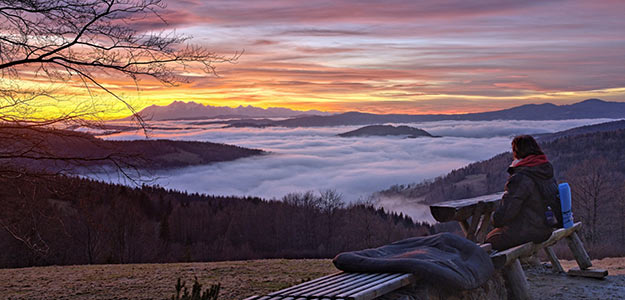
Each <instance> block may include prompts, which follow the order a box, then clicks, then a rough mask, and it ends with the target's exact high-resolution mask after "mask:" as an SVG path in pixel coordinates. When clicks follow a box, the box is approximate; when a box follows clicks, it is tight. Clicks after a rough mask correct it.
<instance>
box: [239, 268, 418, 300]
mask: <svg viewBox="0 0 625 300" xmlns="http://www.w3.org/2000/svg"><path fill="white" fill-rule="evenodd" d="M416 281H417V278H416V276H415V275H413V274H408V273H395V274H392V273H347V272H339V273H335V274H332V275H328V276H324V277H320V278H317V279H315V280H311V281H308V282H304V283H301V284H298V285H295V286H292V287H289V288H286V289H283V290H280V291H277V292H273V293H270V294H268V295H265V296H252V297H249V298H246V299H245V300H305V299H317V300H326V299H327V300H370V299H375V298H377V297H379V296H382V295H384V294H386V293H389V292H392V291H394V290H396V289H399V288H401V287H404V286H407V285H410V284H413V283H415V282H416Z"/></svg>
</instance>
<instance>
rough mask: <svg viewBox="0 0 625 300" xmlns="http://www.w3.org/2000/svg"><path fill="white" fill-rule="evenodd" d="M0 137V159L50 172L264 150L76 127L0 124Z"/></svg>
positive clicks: (175, 163)
mask: <svg viewBox="0 0 625 300" xmlns="http://www.w3.org/2000/svg"><path fill="white" fill-rule="evenodd" d="M5 137H6V138H5ZM16 137H19V138H16ZM0 141H3V143H2V144H0V153H1V154H3V155H2V156H1V157H0V163H6V164H11V165H14V167H15V168H28V169H35V170H44V171H46V172H50V173H56V172H58V171H59V170H68V169H73V168H92V167H112V168H132V169H168V168H177V167H186V166H192V165H201V164H209V163H214V162H221V161H230V160H235V159H238V158H243V157H249V156H253V155H260V154H263V153H264V151H262V150H258V149H247V148H242V147H238V146H233V145H226V144H217V143H210V142H192V141H173V140H154V139H144V140H134V141H111V140H103V139H100V138H96V137H94V136H92V135H89V134H86V133H81V132H76V131H68V130H54V129H42V128H38V129H37V130H34V129H31V128H27V127H24V128H14V127H2V126H0ZM4 141H6V142H4Z"/></svg>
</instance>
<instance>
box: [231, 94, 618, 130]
mask: <svg viewBox="0 0 625 300" xmlns="http://www.w3.org/2000/svg"><path fill="white" fill-rule="evenodd" d="M598 118H609V119H620V118H625V103H624V102H609V101H604V100H600V99H588V100H584V101H582V102H578V103H575V104H569V105H555V104H552V103H544V104H526V105H521V106H517V107H512V108H509V109H503V110H497V111H489V112H481V113H468V114H454V115H451V114H429V115H426V114H423V115H408V114H370V113H361V112H346V113H341V114H334V115H325V116H302V117H294V118H290V119H286V120H278V121H272V120H253V119H241V120H230V121H227V122H226V123H227V124H228V125H229V126H231V127H259V126H262V127H268V126H283V127H314V126H341V125H369V124H384V123H418V122H431V121H444V120H456V121H458V120H466V121H491V120H566V119H598Z"/></svg>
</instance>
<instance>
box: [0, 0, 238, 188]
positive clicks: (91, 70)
mask: <svg viewBox="0 0 625 300" xmlns="http://www.w3.org/2000/svg"><path fill="white" fill-rule="evenodd" d="M164 9H165V5H164V4H163V2H162V1H161V0H26V1H15V0H0V24H2V29H1V30H0V145H2V146H0V162H6V161H8V162H9V163H10V162H11V160H12V159H21V158H27V159H30V160H37V159H40V160H41V159H48V160H49V159H61V160H68V161H80V159H81V158H77V157H63V156H62V155H58V154H55V155H46V154H50V153H49V152H45V151H44V152H43V153H42V150H41V149H42V147H43V146H44V145H45V141H46V139H47V137H48V136H50V135H54V136H56V137H59V138H65V137H66V136H67V135H71V136H72V137H76V136H78V137H80V135H74V134H71V133H69V132H67V131H58V130H50V128H55V129H59V128H71V126H77V125H78V126H98V125H100V124H101V123H100V122H98V121H97V120H99V117H100V116H101V115H102V114H103V113H105V112H107V111H110V110H111V109H113V108H112V105H111V104H109V103H106V102H105V101H104V100H103V98H104V97H100V96H99V95H105V96H107V97H108V98H109V99H113V100H114V101H115V102H118V103H122V104H123V105H125V108H126V109H127V110H128V111H129V112H130V113H131V114H132V115H133V116H134V118H135V120H136V121H137V122H138V124H139V125H140V126H141V127H142V128H143V129H145V128H146V124H145V122H144V120H143V119H142V118H141V116H139V115H138V114H137V112H136V111H135V109H134V108H133V106H132V105H131V104H130V103H129V102H128V101H126V100H125V99H124V97H122V96H120V95H118V93H116V92H115V91H114V90H112V89H111V88H109V87H108V86H107V85H106V84H105V83H104V81H103V79H102V78H104V77H108V78H116V79H122V80H123V79H124V78H125V79H126V80H128V81H130V82H133V83H134V85H135V86H136V87H137V89H139V86H140V81H141V80H142V79H152V80H156V81H158V82H160V83H162V84H164V85H165V86H174V85H176V84H179V83H181V82H185V81H187V79H186V78H185V77H183V76H180V75H179V74H180V72H181V71H183V70H187V69H189V68H191V69H193V70H197V69H199V70H202V71H203V72H206V73H209V74H214V73H215V64H216V63H223V62H233V61H235V60H236V59H237V58H238V54H235V55H234V56H233V57H224V56H221V55H218V54H215V53H214V52H212V51H210V50H208V49H206V48H204V47H201V46H194V45H190V44H188V41H189V37H188V36H185V35H180V34H175V33H172V32H171V31H160V32H154V31H150V29H143V30H142V29H141V24H145V23H149V24H154V23H156V24H160V25H161V26H162V28H164V27H166V26H167V23H166V21H165V20H164V19H163V17H162V16H161V14H160V12H162V11H163V10H164ZM29 82H30V83H32V82H37V84H28V83H29ZM59 85H60V86H63V87H67V86H78V87H81V89H82V90H83V91H84V92H85V93H86V94H88V95H90V97H88V98H87V99H88V100H83V101H76V100H77V99H76V97H75V96H68V95H66V93H63V91H61V90H60V88H59ZM68 104H71V105H68ZM42 133H45V135H46V138H33V135H35V136H36V135H38V134H39V135H41V134H42ZM83 159H84V158H83ZM90 159H112V158H111V157H95V158H90ZM3 164H4V163H3ZM0 169H3V170H2V171H4V175H5V176H6V175H7V174H12V175H16V176H17V175H19V174H23V173H24V170H20V169H19V168H17V167H14V168H13V169H11V170H9V169H8V168H7V167H5V168H0Z"/></svg>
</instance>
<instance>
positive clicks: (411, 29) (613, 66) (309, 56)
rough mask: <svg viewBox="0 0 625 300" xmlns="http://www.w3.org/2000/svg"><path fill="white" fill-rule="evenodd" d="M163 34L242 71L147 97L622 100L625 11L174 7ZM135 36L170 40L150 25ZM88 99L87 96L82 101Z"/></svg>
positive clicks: (466, 4)
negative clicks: (184, 37) (231, 60)
mask: <svg viewBox="0 0 625 300" xmlns="http://www.w3.org/2000/svg"><path fill="white" fill-rule="evenodd" d="M166 3H167V4H168V7H167V8H166V10H165V11H164V12H163V13H162V16H163V18H164V19H165V20H167V21H168V26H167V29H172V28H175V29H176V32H178V33H182V34H188V35H191V36H193V38H192V39H191V42H192V43H195V44H200V45H203V46H206V47H208V48H210V49H212V50H214V51H215V52H216V53H218V54H222V55H225V56H230V55H233V54H234V53H236V52H241V51H244V54H243V55H242V56H241V57H240V58H239V60H238V62H237V63H236V64H219V65H217V72H218V74H219V76H220V77H218V78H216V77H213V76H209V75H206V74H202V73H198V72H194V71H189V72H187V73H185V74H184V75H185V76H188V77H189V78H190V79H192V82H191V83H189V84H183V85H180V86H178V87H174V88H170V87H163V86H161V85H159V84H157V83H153V82H150V81H143V82H142V83H141V84H142V85H141V88H142V91H141V92H140V93H137V92H136V90H135V87H134V86H133V85H132V84H130V83H128V82H124V81H120V80H112V79H110V78H104V79H103V80H105V81H106V83H107V84H108V85H107V86H108V87H110V88H112V89H113V90H115V91H117V92H120V93H121V94H123V95H124V97H127V98H128V99H130V100H131V101H132V102H133V103H134V104H135V105H136V106H137V108H142V107H145V106H147V105H151V104H158V105H166V104H169V103H170V102H172V101H175V100H182V101H196V102H200V103H204V104H211V105H219V106H238V105H254V106H259V107H270V106H273V107H276V106H280V107H288V108H294V109H319V110H325V111H332V112H340V111H351V110H359V111H366V112H376V113H434V112H443V113H462V112H475V111H484V110H494V109H500V108H507V107H511V106H515V105H519V104H524V103H543V102H552V103H556V104H567V103H573V102H578V101H581V100H584V99H587V98H601V99H605V100H611V101H625V97H624V96H625V17H624V16H625V1H572V0H567V1H545V0H541V1H466V0H458V1H446V0H445V1H443V0H436V1H407V0H406V1H398V0H393V1H362V0H358V1H357V0H353V1H348V0H333V1H287V0H255V1H233V0H224V1H200V0H197V1H191V0H186V1H167V2H166ZM138 26H139V27H138V28H142V29H143V30H146V31H151V30H154V31H158V30H162V29H164V27H163V24H162V23H160V22H154V23H151V22H149V21H144V22H142V23H140V24H138ZM77 93H79V91H77Z"/></svg>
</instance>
